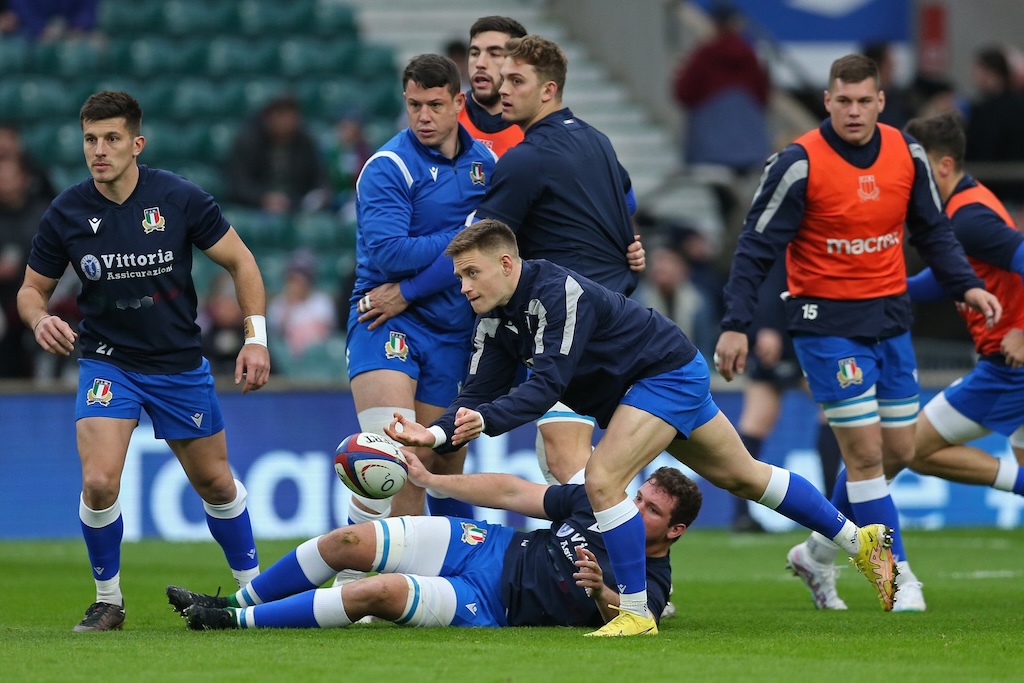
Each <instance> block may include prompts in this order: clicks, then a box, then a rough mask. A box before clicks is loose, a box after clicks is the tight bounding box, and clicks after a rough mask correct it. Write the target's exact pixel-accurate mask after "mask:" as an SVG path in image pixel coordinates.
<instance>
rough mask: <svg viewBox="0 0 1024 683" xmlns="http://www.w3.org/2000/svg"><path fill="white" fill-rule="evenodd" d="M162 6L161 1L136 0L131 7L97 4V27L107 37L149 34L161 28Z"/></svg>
mask: <svg viewBox="0 0 1024 683" xmlns="http://www.w3.org/2000/svg"><path fill="white" fill-rule="evenodd" d="M163 5H164V2H163V0H136V2H133V3H131V5H128V4H127V3H123V2H113V1H112V0H105V2H101V3H99V11H98V15H97V19H96V23H97V27H98V28H99V29H100V31H101V32H102V33H103V34H104V35H108V36H127V35H135V34H141V33H149V32H152V31H153V30H154V29H159V28H160V27H161V26H162V24H163V21H164V9H163Z"/></svg>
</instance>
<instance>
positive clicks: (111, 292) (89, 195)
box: [28, 165, 231, 374]
mask: <svg viewBox="0 0 1024 683" xmlns="http://www.w3.org/2000/svg"><path fill="white" fill-rule="evenodd" d="M230 227H231V226H230V225H229V224H228V222H227V220H226V219H225V218H224V216H223V215H222V214H221V211H220V207H219V206H218V205H217V203H216V202H215V201H214V199H213V197H211V196H210V195H209V194H207V193H206V192H204V191H203V190H202V189H200V188H199V187H197V186H196V185H194V184H192V183H191V182H189V181H187V180H185V179H184V178H182V177H181V176H178V175H175V174H173V173H170V172H168V171H163V170H160V169H155V168H149V167H148V166H144V165H140V166H139V183H138V185H137V186H136V188H135V190H134V192H132V194H131V196H129V197H128V199H127V200H126V201H125V202H124V203H123V204H117V203H115V202H112V201H110V200H109V199H107V198H106V197H104V196H103V195H101V194H100V192H99V190H97V189H96V185H95V183H94V182H93V180H92V179H91V178H90V179H88V180H85V181H83V182H81V183H78V184H77V185H73V186H71V187H69V188H68V189H66V190H64V192H61V193H60V195H58V196H57V198H56V199H54V200H53V202H52V203H51V204H50V208H49V209H48V210H47V211H46V213H45V214H44V215H43V218H42V220H41V221H40V224H39V232H38V233H37V234H36V237H35V239H34V240H33V242H32V252H31V254H30V256H29V261H28V265H29V266H30V267H31V268H32V269H33V270H35V271H36V272H38V273H40V274H41V275H44V276H46V277H50V278H54V279H59V278H60V277H61V275H63V274H64V271H65V268H66V266H67V264H68V263H69V262H70V263H71V265H72V267H73V268H74V269H75V272H76V273H77V274H78V277H79V279H80V280H81V281H82V292H81V294H80V295H79V297H78V306H79V309H80V311H81V314H82V317H83V320H82V323H81V325H80V326H79V329H78V333H79V339H78V346H79V348H80V349H81V351H82V355H83V357H85V358H92V359H95V360H101V361H105V362H107V363H111V364H113V365H116V366H117V367H119V368H121V369H123V370H128V371H132V372H140V373H145V374H173V373H177V372H184V371H187V370H194V369H195V368H197V367H199V364H200V362H201V360H202V355H201V352H200V329H199V326H198V325H197V324H196V307H197V300H196V290H195V285H194V283H193V281H192V246H193V245H195V246H196V247H198V248H199V249H209V248H210V247H212V246H213V245H214V244H216V243H217V242H218V241H219V240H220V239H221V238H222V237H223V236H224V235H225V234H226V233H227V231H228V230H229V229H230Z"/></svg>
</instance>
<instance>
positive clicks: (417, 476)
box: [384, 429, 437, 488]
mask: <svg viewBox="0 0 1024 683" xmlns="http://www.w3.org/2000/svg"><path fill="white" fill-rule="evenodd" d="M384 431H387V430H386V429H385V430H384ZM431 443H433V442H431ZM402 453H403V454H404V455H405V460H406V462H408V463H409V480H410V481H411V482H412V483H414V484H416V486H419V487H420V488H427V487H428V483H429V481H430V478H431V477H435V476H437V475H435V474H431V473H430V470H428V469H427V468H426V467H425V466H424V465H423V463H422V462H421V461H420V459H419V458H418V457H417V456H416V454H415V453H413V452H412V450H411V449H408V448H403V449H402Z"/></svg>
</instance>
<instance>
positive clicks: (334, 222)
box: [292, 211, 341, 251]
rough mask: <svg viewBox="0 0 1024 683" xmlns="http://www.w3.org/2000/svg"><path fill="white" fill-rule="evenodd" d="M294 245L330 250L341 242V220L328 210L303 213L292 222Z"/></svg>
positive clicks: (317, 249)
mask: <svg viewBox="0 0 1024 683" xmlns="http://www.w3.org/2000/svg"><path fill="white" fill-rule="evenodd" d="M292 235H293V241H294V244H295V246H303V247H309V248H310V249H314V250H316V251H330V250H333V249H334V248H335V247H337V246H338V245H339V244H341V221H340V220H339V219H338V216H337V215H335V214H333V213H328V212H325V211H324V212H316V213H304V214H300V215H299V216H297V217H296V218H295V220H294V221H293V223H292Z"/></svg>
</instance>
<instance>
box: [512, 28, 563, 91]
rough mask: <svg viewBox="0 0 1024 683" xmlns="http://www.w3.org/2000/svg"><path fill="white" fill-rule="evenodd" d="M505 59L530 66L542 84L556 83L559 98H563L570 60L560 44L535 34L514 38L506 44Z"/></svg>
mask: <svg viewBox="0 0 1024 683" xmlns="http://www.w3.org/2000/svg"><path fill="white" fill-rule="evenodd" d="M505 58H506V59H514V60H515V61H517V62H522V63H523V64H529V65H530V66H532V67H533V69H534V71H536V72H537V77H538V78H539V79H540V82H541V83H546V82H548V81H554V82H555V85H557V86H558V97H561V96H562V93H563V92H564V91H565V72H566V71H567V70H568V69H569V60H568V59H567V58H566V56H565V53H564V52H562V48H560V47H558V43H556V42H554V41H552V40H548V39H547V38H541V37H540V36H538V35H535V34H530V35H528V36H523V37H522V38H512V39H511V40H509V41H508V42H507V43H505Z"/></svg>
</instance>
